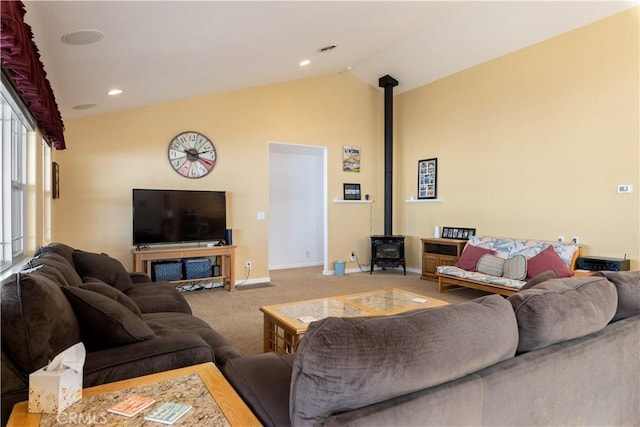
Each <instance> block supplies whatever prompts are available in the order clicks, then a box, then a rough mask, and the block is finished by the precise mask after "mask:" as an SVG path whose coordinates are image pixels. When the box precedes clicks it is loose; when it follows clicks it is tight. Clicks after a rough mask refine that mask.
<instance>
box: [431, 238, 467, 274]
mask: <svg viewBox="0 0 640 427" xmlns="http://www.w3.org/2000/svg"><path fill="white" fill-rule="evenodd" d="M420 240H421V242H422V275H421V276H420V278H421V279H424V280H428V279H433V278H436V277H437V276H436V269H437V267H438V266H439V265H454V264H455V263H456V262H458V258H459V257H460V254H461V253H462V249H464V246H465V245H466V244H467V241H466V240H458V239H441V238H437V237H435V238H431V239H420Z"/></svg>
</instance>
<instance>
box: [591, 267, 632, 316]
mask: <svg viewBox="0 0 640 427" xmlns="http://www.w3.org/2000/svg"><path fill="white" fill-rule="evenodd" d="M595 276H603V277H606V278H607V280H609V281H610V282H611V283H613V284H614V285H615V287H616V290H617V291H618V309H617V310H616V314H615V315H614V316H613V319H611V321H612V322H615V321H618V320H622V319H626V318H627V317H631V316H635V315H638V314H640V271H599V272H597V273H596V274H595Z"/></svg>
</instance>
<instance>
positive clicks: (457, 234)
mask: <svg viewBox="0 0 640 427" xmlns="http://www.w3.org/2000/svg"><path fill="white" fill-rule="evenodd" d="M475 235H476V229H475V228H461V227H442V238H443V239H458V240H469V239H470V238H472V237H473V236H475Z"/></svg>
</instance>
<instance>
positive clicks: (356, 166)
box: [342, 145, 360, 172]
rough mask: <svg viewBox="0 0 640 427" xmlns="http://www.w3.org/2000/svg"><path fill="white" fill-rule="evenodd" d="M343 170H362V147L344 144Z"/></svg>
mask: <svg viewBox="0 0 640 427" xmlns="http://www.w3.org/2000/svg"><path fill="white" fill-rule="evenodd" d="M342 170H343V171H345V172H360V147H357V146H355V145H344V146H342Z"/></svg>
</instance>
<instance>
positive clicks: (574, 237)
mask: <svg viewBox="0 0 640 427" xmlns="http://www.w3.org/2000/svg"><path fill="white" fill-rule="evenodd" d="M571 242H572V243H573V244H574V245H579V244H580V237H578V236H573V237H572V238H571Z"/></svg>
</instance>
